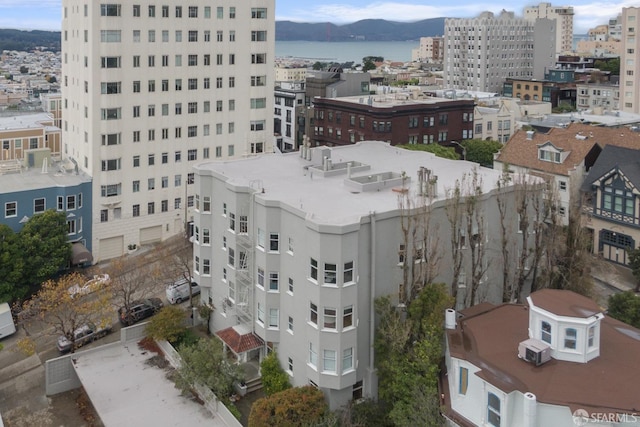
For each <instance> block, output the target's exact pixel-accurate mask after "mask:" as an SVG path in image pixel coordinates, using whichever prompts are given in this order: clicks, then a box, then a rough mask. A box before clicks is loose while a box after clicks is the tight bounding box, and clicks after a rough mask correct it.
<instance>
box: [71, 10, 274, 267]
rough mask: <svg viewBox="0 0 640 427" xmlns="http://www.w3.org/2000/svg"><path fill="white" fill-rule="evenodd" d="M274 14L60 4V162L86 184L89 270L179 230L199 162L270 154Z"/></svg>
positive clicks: (190, 205)
mask: <svg viewBox="0 0 640 427" xmlns="http://www.w3.org/2000/svg"><path fill="white" fill-rule="evenodd" d="M274 15H275V4H274V0H251V1H247V2H237V1H233V0H220V1H217V2H215V3H211V2H208V1H205V0H193V1H191V2H188V3H185V2H182V1H177V0H166V1H164V2H161V3H154V1H153V0H140V1H136V2H134V4H132V3H130V2H120V3H118V2H115V1H114V2H112V3H107V2H102V3H100V2H92V1H87V0H63V21H62V52H63V65H62V79H63V81H62V96H63V123H62V128H63V144H64V147H63V156H65V157H68V158H70V159H71V160H72V161H73V162H75V163H76V165H77V167H78V168H79V169H81V170H83V171H86V172H87V173H89V174H90V175H91V176H92V177H93V197H92V200H91V203H92V204H93V224H94V226H93V227H94V229H93V244H92V247H93V252H94V253H93V255H94V260H96V261H99V260H103V259H108V258H113V257H116V256H119V255H121V254H122V253H123V252H124V251H125V250H126V248H127V246H128V245H131V244H136V245H137V244H144V243H149V242H153V241H159V240H163V239H165V238H167V237H169V236H172V235H175V234H177V233H181V232H183V231H184V230H185V227H186V226H187V225H188V223H189V222H190V221H191V215H192V214H191V210H192V209H193V208H194V205H195V204H196V203H197V201H194V196H193V191H192V185H190V184H192V183H193V179H194V175H193V172H192V168H193V165H194V164H196V163H198V162H201V161H203V160H205V161H206V160H208V159H211V160H214V159H227V158H239V157H244V156H250V155H254V154H259V153H262V152H270V151H272V150H273V119H272V112H273V59H274V52H275V47H274V46H275V16H274ZM86 202H87V203H88V202H89V201H86Z"/></svg>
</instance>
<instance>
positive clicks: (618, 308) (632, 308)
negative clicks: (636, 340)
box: [607, 291, 640, 328]
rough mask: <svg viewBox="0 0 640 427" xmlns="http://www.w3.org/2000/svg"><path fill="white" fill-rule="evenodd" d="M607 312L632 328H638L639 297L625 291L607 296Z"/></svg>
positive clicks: (639, 315)
mask: <svg viewBox="0 0 640 427" xmlns="http://www.w3.org/2000/svg"><path fill="white" fill-rule="evenodd" d="M608 308H609V309H608V311H607V314H608V315H609V316H611V317H613V318H614V319H618V320H619V321H621V322H624V323H626V324H628V325H631V326H633V327H634V328H640V297H638V296H637V295H636V294H635V293H634V292H632V291H627V292H621V293H618V294H613V295H611V296H609V301H608Z"/></svg>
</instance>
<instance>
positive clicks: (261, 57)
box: [251, 53, 267, 64]
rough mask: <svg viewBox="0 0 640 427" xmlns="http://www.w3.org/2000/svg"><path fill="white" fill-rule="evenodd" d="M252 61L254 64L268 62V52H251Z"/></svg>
mask: <svg viewBox="0 0 640 427" xmlns="http://www.w3.org/2000/svg"><path fill="white" fill-rule="evenodd" d="M251 63H252V64H266V63H267V54H266V53H252V54H251Z"/></svg>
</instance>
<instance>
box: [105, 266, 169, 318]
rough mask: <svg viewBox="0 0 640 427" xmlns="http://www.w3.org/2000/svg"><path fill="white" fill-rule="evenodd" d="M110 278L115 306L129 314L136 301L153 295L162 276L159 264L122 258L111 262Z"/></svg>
mask: <svg viewBox="0 0 640 427" xmlns="http://www.w3.org/2000/svg"><path fill="white" fill-rule="evenodd" d="M109 276H110V277H111V286H110V290H111V294H112V296H113V304H114V306H116V307H118V308H119V307H124V309H125V311H126V312H129V310H130V309H131V307H132V306H133V303H134V302H135V301H137V300H140V299H145V298H148V297H150V296H151V295H152V293H153V292H154V291H155V289H156V287H157V286H156V285H157V283H158V282H159V280H160V277H161V274H160V268H159V267H158V265H157V263H154V264H151V263H148V262H146V261H145V260H144V259H143V258H142V257H127V256H122V257H120V258H117V259H115V260H113V261H111V265H110V268H109Z"/></svg>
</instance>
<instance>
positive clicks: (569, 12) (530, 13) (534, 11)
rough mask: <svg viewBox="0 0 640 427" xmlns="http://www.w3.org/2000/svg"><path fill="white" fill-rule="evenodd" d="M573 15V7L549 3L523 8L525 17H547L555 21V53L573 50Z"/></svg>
mask: <svg viewBox="0 0 640 427" xmlns="http://www.w3.org/2000/svg"><path fill="white" fill-rule="evenodd" d="M573 15H574V13H573V7H571V6H552V5H551V3H540V4H539V5H538V6H529V7H525V8H524V18H525V19H528V20H530V21H535V20H536V19H540V18H548V19H552V20H554V21H555V22H556V54H562V53H566V52H572V51H573Z"/></svg>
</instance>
